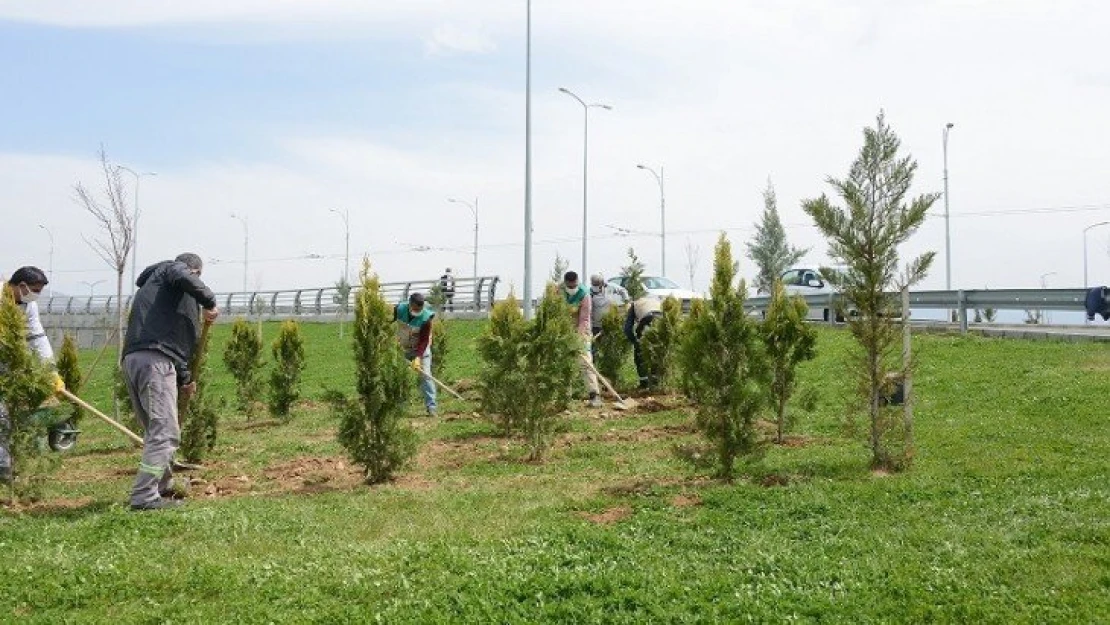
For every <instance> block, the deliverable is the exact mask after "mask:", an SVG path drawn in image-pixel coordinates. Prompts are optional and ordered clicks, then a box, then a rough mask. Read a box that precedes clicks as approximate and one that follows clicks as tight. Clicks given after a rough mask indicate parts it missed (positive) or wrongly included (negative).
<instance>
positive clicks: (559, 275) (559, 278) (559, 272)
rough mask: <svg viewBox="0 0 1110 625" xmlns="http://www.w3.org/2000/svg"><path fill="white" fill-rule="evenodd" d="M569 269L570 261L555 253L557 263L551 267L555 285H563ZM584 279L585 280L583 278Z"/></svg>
mask: <svg viewBox="0 0 1110 625" xmlns="http://www.w3.org/2000/svg"><path fill="white" fill-rule="evenodd" d="M567 269H570V261H568V260H567V259H565V258H563V257H562V256H560V255H559V253H558V252H556V253H555V263H554V264H553V265H552V267H551V281H552V282H554V283H555V284H562V282H563V275H564V274H566V272H567ZM583 279H585V278H584V277H583Z"/></svg>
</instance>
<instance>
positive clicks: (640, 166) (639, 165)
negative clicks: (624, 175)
mask: <svg viewBox="0 0 1110 625" xmlns="http://www.w3.org/2000/svg"><path fill="white" fill-rule="evenodd" d="M636 169H647V166H646V165H644V164H642V163H638V164H637V165H636Z"/></svg>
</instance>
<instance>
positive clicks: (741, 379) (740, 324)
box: [680, 233, 770, 481]
mask: <svg viewBox="0 0 1110 625" xmlns="http://www.w3.org/2000/svg"><path fill="white" fill-rule="evenodd" d="M736 273H737V266H736V264H735V263H734V262H733V260H732V246H731V245H730V244H729V241H728V238H726V237H725V235H724V233H722V234H721V237H720V239H719V240H718V242H717V248H716V251H715V254H714V260H713V283H712V285H711V287H710V299H709V300H708V301H707V302H706V301H703V300H694V302H693V303H692V305H691V309H690V316H689V318H687V320H686V324H685V329H684V331H683V338H682V344H681V348H680V360H681V363H682V378H683V380H682V387H683V389H684V391H685V392H686V393H688V394H689V395H690V397H691V398H692V399H694V400H695V401H696V402H697V403H698V409H697V419H696V424H697V427H698V429H699V430H700V431H701V432H702V434H703V435H704V436H705V437H706V438H707V439H708V440H709V441H710V443H711V444H712V445H713V446H714V450H715V455H716V459H717V467H718V471H719V475H720V476H721V477H722V478H724V479H725V480H730V481H731V480H732V479H733V477H734V475H735V463H736V460H737V458H744V459H748V460H753V459H756V458H758V457H759V456H760V454H761V452H762V451H763V448H764V441H762V440H761V437H760V436H759V432H758V430H757V429H756V427H755V423H756V419H757V418H758V417H759V414H760V412H762V411H763V410H764V408H765V407H766V405H767V400H768V388H769V387H770V370H769V369H768V367H767V361H766V354H765V352H764V348H763V344H762V341H761V340H760V339H761V337H760V333H759V327H758V326H757V325H756V322H755V321H754V320H752V318H751V317H749V316H748V313H747V311H746V310H744V300H745V298H746V296H747V295H746V294H747V285H746V284H745V283H744V281H743V280H741V281H740V284H739V286H737V287H733V286H732V284H733V280H734V279H735V277H736Z"/></svg>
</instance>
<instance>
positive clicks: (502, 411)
mask: <svg viewBox="0 0 1110 625" xmlns="http://www.w3.org/2000/svg"><path fill="white" fill-rule="evenodd" d="M581 341H582V337H580V336H578V333H577V331H576V329H575V325H574V323H573V322H572V320H571V314H570V311H568V310H567V306H566V304H565V302H564V301H563V295H562V293H561V292H560V290H559V288H558V287H557V286H556V285H555V283H549V284H548V285H547V289H546V291H545V292H544V297H543V299H542V300H540V304H539V306H538V307H537V308H536V316H535V318H534V319H533V320H532V321H530V322H524V321H523V318H522V317H521V316H520V312H519V308H518V305H517V303H516V300H515V298H512V297H511V296H510V298H509V299H508V300H506V301H505V302H501V303H499V304H498V305H497V306H496V307H495V308H494V312H493V314H492V315H491V317H490V326H489V328H488V329H487V331H486V333H485V334H483V336H482V338H481V339H480V340H479V345H478V351H479V354H480V355H481V356H482V359H483V361H484V367H483V370H482V373H481V374H480V380H481V384H480V388H481V392H482V407H483V409H484V410H487V411H489V412H491V413H492V414H495V415H499V417H498V418H499V419H500V423H501V426H502V429H503V430H504V431H506V432H512V431H516V430H518V429H519V430H520V431H521V432H522V433H523V434H524V436H525V439H526V440H527V443H528V449H529V454H528V459H529V460H532V461H538V460H542V459H543V457H544V455H545V454H546V452H547V450H548V449H550V447H551V439H552V436H553V434H554V433H555V430H556V429H557V427H556V426H557V424H558V418H559V414H560V413H562V412H563V411H564V410H566V408H567V406H568V405H569V403H570V397H571V391H572V390H573V388H574V384H575V381H576V379H577V376H578V359H579V358H580V357H581V353H582V345H581Z"/></svg>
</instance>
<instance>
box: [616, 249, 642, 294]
mask: <svg viewBox="0 0 1110 625" xmlns="http://www.w3.org/2000/svg"><path fill="white" fill-rule="evenodd" d="M621 275H622V276H624V290H625V291H628V299H629V300H630V301H633V302H634V301H636V300H638V299H640V298H641V297H643V296H645V295H647V290H646V289H644V263H642V262H641V261H640V257H639V256H636V250H634V249H632V248H631V247H630V248H628V264H627V265H625V266H624V267H621Z"/></svg>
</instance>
